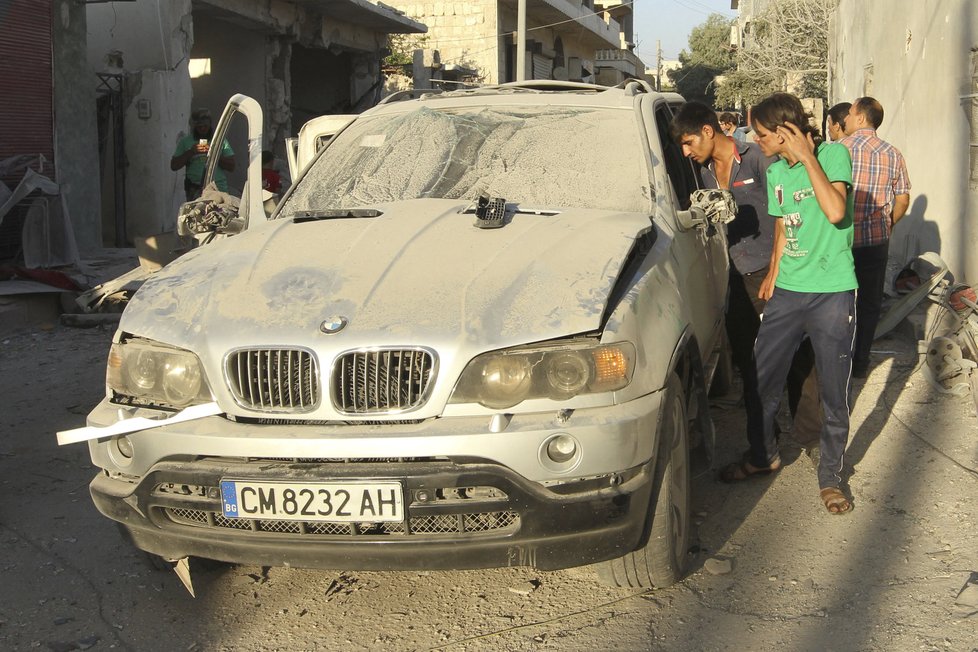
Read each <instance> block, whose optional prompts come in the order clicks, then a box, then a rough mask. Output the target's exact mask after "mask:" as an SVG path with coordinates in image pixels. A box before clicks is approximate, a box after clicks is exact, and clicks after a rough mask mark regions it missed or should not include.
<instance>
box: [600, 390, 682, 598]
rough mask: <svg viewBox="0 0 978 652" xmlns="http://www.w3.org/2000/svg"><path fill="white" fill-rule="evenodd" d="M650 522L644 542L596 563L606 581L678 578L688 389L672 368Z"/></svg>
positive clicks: (661, 583)
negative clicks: (634, 548) (623, 552)
mask: <svg viewBox="0 0 978 652" xmlns="http://www.w3.org/2000/svg"><path fill="white" fill-rule="evenodd" d="M657 439H658V442H659V443H658V447H657V449H656V463H655V478H654V481H653V483H652V501H653V510H654V511H653V513H652V525H651V529H650V531H649V539H648V542H647V543H646V544H645V545H644V546H643V547H641V548H639V549H637V550H634V551H632V552H629V553H628V554H626V555H624V556H623V557H620V558H618V559H612V560H610V561H605V562H601V563H599V564H598V565H597V570H598V577H599V578H600V579H601V581H602V582H603V583H605V584H609V585H611V586H618V587H627V588H649V587H657V588H664V587H666V586H670V585H672V584H675V583H676V582H678V581H679V580H681V579H682V577H683V575H684V573H685V570H686V564H687V557H686V551H687V548H688V547H689V498H690V482H689V476H690V473H689V424H688V421H687V420H686V395H685V392H684V391H683V386H682V383H681V382H680V381H679V377H678V376H676V374H675V373H671V374H670V375H669V380H668V382H667V383H666V389H665V396H664V397H663V400H662V417H661V418H660V419H659V426H658V437H657Z"/></svg>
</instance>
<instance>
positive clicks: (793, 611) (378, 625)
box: [0, 324, 978, 651]
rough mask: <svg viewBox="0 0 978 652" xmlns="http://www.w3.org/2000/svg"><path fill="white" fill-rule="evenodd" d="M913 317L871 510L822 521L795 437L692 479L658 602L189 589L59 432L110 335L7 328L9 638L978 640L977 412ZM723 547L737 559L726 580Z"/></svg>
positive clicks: (551, 591) (510, 578)
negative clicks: (747, 463)
mask: <svg viewBox="0 0 978 652" xmlns="http://www.w3.org/2000/svg"><path fill="white" fill-rule="evenodd" d="M904 326H907V328H901V329H900V330H899V332H898V334H897V336H895V337H890V338H886V339H884V340H881V341H878V342H877V346H876V350H877V353H876V355H875V356H874V360H876V361H877V362H878V364H879V366H878V367H877V368H876V369H875V370H874V371H873V372H872V375H871V377H870V378H869V379H868V381H866V382H865V383H860V386H859V387H858V389H859V390H860V391H859V394H858V398H857V400H856V403H855V406H854V412H853V437H852V443H851V445H850V448H849V452H848V457H847V460H848V462H849V464H850V465H852V467H854V473H853V475H852V477H851V486H852V492H853V495H854V498H855V507H856V509H855V511H854V512H853V513H852V514H850V515H848V516H841V517H840V516H830V515H828V514H827V513H826V512H825V511H824V509H823V508H822V506H821V504H820V502H819V500H818V491H817V485H816V480H815V474H814V470H813V468H812V466H811V464H810V462H809V461H808V459H807V457H805V456H804V455H801V454H800V452H799V451H798V450H797V448H796V447H792V445H791V443H790V441H789V442H787V443H785V444H784V456H785V459H786V460H787V461H788V466H787V467H786V468H785V469H784V470H783V471H782V472H780V473H779V474H777V475H776V476H775V477H773V478H770V479H764V480H756V481H751V482H749V483H746V484H742V485H736V486H728V485H723V484H719V483H717V482H716V481H715V480H714V479H713V478H712V477H710V476H703V477H699V478H697V480H696V481H695V483H694V484H695V487H694V491H695V497H694V511H695V512H696V514H697V517H696V520H697V522H698V531H697V532H696V533H695V534H694V542H695V546H694V548H693V549H692V552H691V554H692V555H693V570H692V573H691V574H690V576H689V577H688V578H687V579H686V580H685V581H683V582H682V583H680V584H678V585H676V586H674V587H671V588H669V589H665V590H657V591H651V592H645V593H640V592H623V591H617V590H612V589H608V588H604V587H601V586H599V585H597V583H596V582H595V581H594V578H593V573H592V572H591V570H590V569H587V568H582V569H572V570H567V571H562V572H553V573H541V572H537V571H533V570H529V569H516V570H512V569H510V570H489V571H469V572H453V573H447V572H446V573H434V572H432V573H428V572H399V573H381V572H356V571H318V570H300V569H286V568H271V569H262V568H259V567H231V566H226V565H207V564H201V563H199V562H194V564H193V580H194V584H195V588H196V591H197V597H196V598H191V597H190V596H189V595H188V593H187V592H186V591H185V590H184V588H183V586H182V585H181V584H180V582H179V580H178V579H177V577H176V576H175V575H174V574H173V573H172V572H170V571H157V570H153V569H151V568H150V567H149V566H148V565H147V564H146V563H145V562H144V559H143V557H142V555H141V554H140V553H138V552H137V551H134V550H132V549H130V548H128V547H127V546H126V545H125V544H123V543H122V541H121V539H120V537H119V536H118V534H117V532H116V530H115V527H114V526H113V524H112V523H111V522H110V521H108V520H106V519H104V518H102V517H101V516H100V515H99V514H97V512H96V511H95V509H94V507H93V506H92V504H91V501H90V499H89V497H88V489H87V484H88V482H89V480H90V479H91V477H92V476H93V474H94V470H93V469H92V467H91V465H90V463H89V461H88V454H87V449H86V448H85V446H83V445H72V446H67V447H62V448H59V447H57V446H56V443H55V436H54V433H55V432H56V431H57V430H59V429H67V428H71V427H77V426H79V425H81V424H82V423H83V421H84V418H85V414H86V412H87V411H88V410H89V409H90V408H91V407H92V406H93V405H94V404H95V403H96V402H97V401H98V400H99V398H100V397H101V395H102V393H103V376H104V362H105V355H106V352H107V350H108V345H109V340H110V337H111V331H110V330H101V329H91V330H78V329H69V328H65V327H62V326H50V327H45V328H35V329H33V330H31V331H28V332H21V333H18V334H16V335H12V336H8V337H5V338H3V339H2V340H0V369H2V370H3V371H4V373H3V375H2V378H3V385H2V387H0V393H2V394H0V395H2V397H3V398H2V410H0V478H2V479H0V482H2V492H0V541H2V543H3V547H4V550H5V555H4V558H3V561H2V562H0V568H2V572H3V582H4V589H3V591H2V593H0V648H2V649H5V650H28V649H40V650H58V651H60V650H73V649H92V650H108V649H122V650H166V651H173V650H316V649H330V650H365V649H381V648H382V649H390V650H433V649H447V650H456V651H461V650H594V649H614V650H785V649H788V650H813V651H814V650H881V651H882V650H887V651H889V650H964V651H971V650H975V649H978V613H976V612H978V605H976V603H974V602H972V603H971V605H970V606H968V604H967V603H968V601H969V600H974V599H975V598H974V597H973V594H974V593H975V592H978V544H976V538H975V532H978V501H976V500H975V496H976V495H978V494H976V490H978V471H976V468H978V420H976V419H975V407H974V405H973V404H972V402H971V400H970V398H968V397H965V398H958V397H955V396H951V395H947V394H941V393H939V392H937V391H936V390H935V389H933V388H932V387H931V386H930V385H929V384H928V383H927V382H926V381H925V379H924V378H923V376H922V375H921V373H920V372H919V371H916V372H914V368H915V366H916V363H917V356H916V343H915V342H914V340H913V337H912V334H911V329H910V328H909V325H908V324H904ZM912 372H913V373H912ZM715 422H716V425H717V430H718V437H719V451H718V457H719V459H720V460H721V461H725V460H727V459H728V458H731V457H733V456H735V455H736V454H737V452H738V451H739V450H741V449H742V447H743V442H742V438H743V417H742V411H741V410H740V409H739V408H737V407H728V408H726V409H721V410H717V411H716V412H715ZM710 559H717V560H721V561H722V560H730V562H731V566H732V570H731V571H730V572H729V573H727V574H722V575H714V574H711V573H710V572H709V571H708V570H706V569H705V568H704V564H706V562H707V560H710ZM711 564H712V563H711ZM969 581H970V582H971V585H970V586H972V587H973V588H971V589H968V590H967V591H965V592H964V593H961V592H962V589H965V588H967V586H968V583H969ZM959 593H961V596H960V597H959ZM956 601H957V602H959V603H961V604H956Z"/></svg>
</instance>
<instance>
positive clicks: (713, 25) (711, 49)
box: [668, 14, 735, 106]
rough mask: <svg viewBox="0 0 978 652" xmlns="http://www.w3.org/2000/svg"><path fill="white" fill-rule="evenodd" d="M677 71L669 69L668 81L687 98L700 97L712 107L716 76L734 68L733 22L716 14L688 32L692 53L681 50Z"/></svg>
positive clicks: (699, 99) (700, 99)
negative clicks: (732, 46)
mask: <svg viewBox="0 0 978 652" xmlns="http://www.w3.org/2000/svg"><path fill="white" fill-rule="evenodd" d="M679 63H680V64H681V65H680V67H679V68H677V69H676V70H670V71H669V73H668V75H669V80H670V81H671V82H672V84H673V86H675V88H676V92H678V93H680V94H681V95H682V96H683V97H685V98H686V99H687V100H697V101H700V102H704V103H706V104H709V105H710V106H713V104H714V100H715V96H716V91H717V83H716V81H717V79H716V78H717V77H718V76H720V75H723V74H724V73H726V72H728V71H731V70H733V67H734V65H735V59H734V53H733V49H732V48H731V47H730V21H729V20H727V19H726V18H724V17H723V16H721V15H720V14H713V15H711V16H710V17H709V18H707V19H706V22H704V23H703V24H701V25H698V26H697V27H694V28H693V30H692V32H690V34H689V52H686V50H683V51H682V52H680V53H679Z"/></svg>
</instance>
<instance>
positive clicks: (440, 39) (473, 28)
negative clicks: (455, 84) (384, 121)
mask: <svg viewBox="0 0 978 652" xmlns="http://www.w3.org/2000/svg"><path fill="white" fill-rule="evenodd" d="M386 4H389V5H391V6H392V7H396V8H397V9H400V10H401V11H403V12H404V13H405V14H406V15H407V16H408V17H409V18H412V19H413V20H416V21H418V22H420V23H424V24H425V25H427V26H428V34H427V35H426V36H427V38H426V39H424V41H423V46H419V47H424V48H426V49H431V50H438V51H439V52H440V53H441V62H442V65H447V64H455V65H459V66H464V67H467V68H473V69H475V70H478V71H479V74H480V75H481V76H482V81H483V82H484V83H486V84H497V83H499V82H500V81H507V80H505V79H501V77H500V75H501V74H502V75H505V72H506V68H505V52H504V51H503V49H502V48H501V47H500V42H501V41H503V40H504V39H501V38H500V37H498V36H497V34H499V25H498V21H497V12H496V0H471V1H469V2H464V3H462V2H459V3H451V2H437V3H434V4H432V3H426V4H418V3H416V2H413V1H411V0H393V1H391V2H387V3H386ZM504 47H505V46H504Z"/></svg>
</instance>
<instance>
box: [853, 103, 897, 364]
mask: <svg viewBox="0 0 978 652" xmlns="http://www.w3.org/2000/svg"><path fill="white" fill-rule="evenodd" d="M882 123H883V107H882V106H881V105H880V103H879V102H877V101H876V100H875V99H873V98H872V97H860V98H859V99H857V100H856V101H855V102H853V103H852V106H851V107H849V115H848V116H846V122H845V126H846V137H845V138H844V139H843V140H842V144H843V145H845V146H846V147H847V148H849V152H850V154H851V156H852V182H853V190H854V191H855V196H856V204H855V224H856V233H855V242H854V244H853V249H852V255H853V259H854V260H855V264H856V277H857V278H858V279H859V297H858V301H857V303H856V318H857V319H856V322H857V326H856V347H855V351H854V352H853V360H852V375H853V377H855V378H865V377H866V376H867V375H868V374H869V353H870V349H871V348H872V346H873V338H874V336H875V334H876V325H877V324H878V323H879V320H880V310H881V308H882V305H883V284H884V281H885V278H886V260H887V257H888V256H889V252H890V231H891V230H892V228H893V225H895V224H896V223H897V222H898V221H899V220H900V218H901V217H903V216H904V214H905V213H906V212H907V207H908V206H910V177H909V176H908V175H907V164H906V162H905V161H904V159H903V154H901V153H900V150H898V149H897V148H896V147H894V146H893V145H891V144H889V143H887V142H886V141H884V140H881V139H880V138H879V136H877V135H876V130H877V129H879V126H880V124H882Z"/></svg>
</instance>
